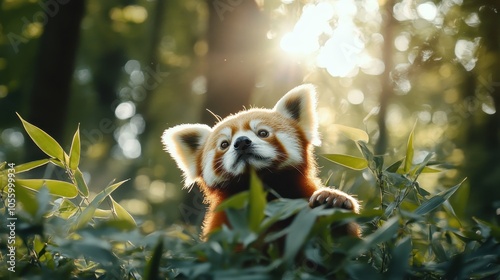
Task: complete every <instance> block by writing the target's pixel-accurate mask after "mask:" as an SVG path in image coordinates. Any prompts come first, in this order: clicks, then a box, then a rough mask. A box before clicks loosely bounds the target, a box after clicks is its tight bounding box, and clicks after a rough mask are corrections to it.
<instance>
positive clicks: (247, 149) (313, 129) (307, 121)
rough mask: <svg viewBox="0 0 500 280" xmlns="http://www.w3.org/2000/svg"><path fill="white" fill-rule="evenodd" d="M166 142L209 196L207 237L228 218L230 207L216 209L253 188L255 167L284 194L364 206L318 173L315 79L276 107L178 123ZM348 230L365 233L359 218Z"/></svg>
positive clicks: (165, 137)
mask: <svg viewBox="0 0 500 280" xmlns="http://www.w3.org/2000/svg"><path fill="white" fill-rule="evenodd" d="M162 142H163V144H164V145H165V149H166V151H167V152H168V153H170V155H171V156H172V157H173V158H174V160H175V161H176V163H177V165H178V167H179V168H180V169H181V170H182V171H183V173H184V177H185V186H186V187H189V186H191V185H192V184H193V183H197V185H198V186H199V187H200V188H201V191H202V193H203V195H204V197H205V203H207V204H208V211H207V213H206V215H205V219H204V222H203V232H202V236H203V237H206V236H207V235H208V234H209V233H210V232H212V231H214V230H215V229H217V228H219V227H221V226H222V225H223V224H227V219H226V216H225V213H224V212H223V211H219V212H216V211H215V209H216V207H217V206H218V205H219V204H220V203H221V202H222V201H224V200H225V199H227V198H228V197H230V196H232V195H234V194H237V193H239V192H241V191H244V190H247V189H248V188H249V179H250V178H249V168H250V167H251V168H253V169H254V170H255V171H256V173H257V175H258V177H259V178H260V180H261V181H262V183H263V185H264V186H265V187H267V188H272V189H273V190H274V193H277V194H278V195H279V196H280V197H283V198H290V199H296V198H305V199H308V200H309V205H310V207H317V206H319V205H322V204H327V206H329V207H339V208H344V209H348V210H352V211H354V212H355V213H358V212H359V204H358V201H357V200H356V199H355V198H353V197H352V196H350V195H348V194H346V193H344V192H342V191H340V190H336V189H332V188H327V187H324V186H323V185H322V184H321V182H320V179H319V178H318V175H317V164H316V160H315V157H314V155H313V145H319V144H320V140H319V134H318V121H317V114H316V91H315V88H314V87H313V86H312V85H301V86H298V87H296V88H294V89H292V90H290V91H289V92H288V93H286V94H285V95H284V96H283V97H282V98H281V99H280V100H279V101H278V102H277V103H276V105H275V106H274V108H273V109H258V108H252V109H249V110H244V111H241V112H239V113H237V114H234V115H231V116H228V117H226V118H225V119H223V120H221V121H219V122H218V123H217V124H216V125H215V126H214V127H212V128H211V127H209V126H207V125H203V124H181V125H177V126H175V127H172V128H170V129H167V130H165V132H164V133H163V135H162ZM270 193H271V192H270ZM272 198H274V197H272V195H270V196H269V199H272ZM345 231H346V233H347V234H349V235H354V236H359V235H360V231H359V227H358V225H357V224H354V223H352V224H348V225H347V227H346V229H345Z"/></svg>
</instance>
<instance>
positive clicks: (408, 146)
mask: <svg viewBox="0 0 500 280" xmlns="http://www.w3.org/2000/svg"><path fill="white" fill-rule="evenodd" d="M416 125H417V123H416V122H415V124H414V125H413V128H412V130H411V132H410V136H408V142H407V144H406V158H405V164H404V166H403V171H404V173H408V172H409V171H410V168H411V164H412V161H413V155H414V154H415V151H414V150H413V138H414V132H415V126H416Z"/></svg>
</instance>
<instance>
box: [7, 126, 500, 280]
mask: <svg viewBox="0 0 500 280" xmlns="http://www.w3.org/2000/svg"><path fill="white" fill-rule="evenodd" d="M21 121H22V123H23V125H24V127H25V129H26V131H27V133H28V135H29V136H30V137H31V139H32V140H33V141H34V142H35V143H36V144H37V145H38V146H39V147H40V149H41V150H42V151H43V152H45V153H46V154H47V155H48V156H49V158H47V159H42V160H39V161H35V162H30V163H26V164H22V165H17V166H14V165H13V164H8V163H2V164H0V176H1V177H0V183H1V185H0V186H1V187H2V202H3V203H2V205H1V206H0V207H1V208H0V213H1V217H0V219H1V222H2V227H1V237H2V238H1V241H0V245H1V251H0V261H1V263H0V277H1V278H7V277H11V278H15V277H22V278H30V277H34V276H38V277H40V278H42V279H45V278H47V279H68V278H75V279H97V278H99V279H165V278H167V279H171V278H178V279H325V278H335V279H482V278H491V279H495V278H497V277H499V275H500V259H499V255H500V245H499V243H498V240H499V239H500V227H498V226H497V225H493V224H490V223H487V222H485V221H481V220H478V219H475V220H474V221H475V223H474V224H472V225H465V224H463V223H460V222H459V221H458V217H457V216H456V215H455V212H454V210H453V207H452V205H451V204H450V203H449V201H448V199H449V198H450V197H451V196H452V195H453V194H454V193H455V192H456V191H457V190H458V189H459V188H460V186H461V184H462V183H459V184H457V185H455V186H453V187H448V188H443V189H442V191H441V192H439V193H436V194H431V193H428V192H427V191H425V190H424V189H423V188H421V187H420V185H419V184H418V181H417V179H418V178H419V176H420V175H421V174H422V173H426V172H437V171H438V169H437V168H436V166H435V165H434V163H432V162H431V161H430V159H431V157H432V154H429V155H428V156H427V157H425V159H424V160H423V161H422V162H421V163H419V164H413V163H412V162H413V153H414V152H413V132H412V133H411V134H410V137H409V139H408V144H407V152H406V155H405V158H403V159H401V160H399V161H396V162H395V163H392V164H390V165H388V166H386V165H385V164H384V157H382V156H377V155H374V154H373V153H372V152H371V150H370V148H369V146H368V144H367V142H368V136H367V135H366V134H365V133H364V132H363V131H360V130H356V129H352V128H348V127H340V126H339V129H340V130H341V131H342V132H344V134H345V135H346V136H347V137H349V138H350V139H352V140H354V141H355V143H356V144H357V145H358V147H359V149H360V152H361V154H362V157H354V156H348V155H338V154H330V155H324V157H325V158H327V159H329V160H331V161H333V162H335V163H338V164H341V165H344V166H346V167H349V168H351V169H355V170H362V169H368V170H370V171H371V172H372V174H373V175H374V177H375V178H376V185H375V186H374V187H376V188H378V189H379V191H380V204H379V205H378V206H376V207H372V208H371V209H367V208H365V209H363V210H362V212H361V214H359V215H356V214H353V213H350V212H346V211H344V210H340V209H324V208H321V207H319V208H315V209H311V208H309V207H308V204H307V201H305V200H301V199H299V200H289V199H278V200H276V201H272V202H269V203H268V202H266V199H265V197H266V192H265V191H264V190H263V188H262V185H261V184H260V182H259V181H258V180H257V179H256V178H255V176H254V177H253V178H254V179H253V180H252V183H251V186H250V190H249V191H247V192H243V193H240V194H238V195H236V196H233V197H232V198H230V199H229V200H227V201H226V202H225V203H224V204H223V205H221V207H220V209H219V210H220V211H226V213H227V215H228V218H229V220H230V223H231V228H228V227H223V228H221V229H220V230H219V231H217V232H215V233H213V234H212V235H211V236H210V237H209V238H208V239H207V240H205V241H200V240H199V238H198V237H197V234H196V233H193V232H190V231H188V230H186V229H185V228H183V227H181V226H175V225H174V226H172V227H171V228H168V229H165V230H161V231H156V232H154V233H152V234H148V235H145V234H143V233H141V231H140V230H139V228H138V227H137V225H136V222H135V220H134V218H133V217H132V216H131V215H130V214H129V213H128V212H127V211H126V210H125V209H124V208H123V207H122V206H121V205H120V204H118V203H117V202H116V201H115V200H113V198H112V196H111V193H112V192H113V191H114V190H115V189H116V188H118V187H119V186H120V185H121V184H122V183H123V181H122V182H119V183H111V184H110V185H109V186H106V187H105V188H103V191H102V192H100V193H99V194H97V195H96V196H95V197H93V198H92V199H91V198H90V197H89V191H88V187H87V185H86V183H85V179H84V177H83V174H82V172H81V170H80V169H79V167H78V166H79V162H80V140H79V132H78V130H77V131H76V133H75V136H74V138H73V142H72V145H71V148H70V151H69V153H66V152H65V151H64V150H63V149H62V148H61V146H60V145H59V144H58V143H57V142H56V141H55V140H54V139H52V138H51V137H50V136H49V135H47V134H46V133H45V132H43V131H42V130H40V129H38V128H37V127H35V126H33V125H31V124H29V123H27V122H26V121H24V120H22V119H21ZM46 164H53V165H55V166H56V167H58V168H63V169H64V170H65V171H66V173H67V175H68V178H67V181H58V180H48V179H21V175H20V174H21V173H23V172H26V171H29V170H31V169H33V168H37V167H40V166H43V165H46ZM104 201H107V202H108V203H107V205H110V207H109V208H110V209H102V208H100V207H101V204H102V203H103V202H104ZM283 220H287V221H291V222H290V223H289V225H288V226H287V227H285V228H282V227H279V226H275V225H276V224H277V223H280V221H283ZM349 222H357V223H359V224H360V225H362V228H363V238H362V239H358V238H354V237H335V238H334V237H332V235H331V227H332V226H338V225H342V224H345V223H349ZM457 225H458V226H457ZM14 227H15V231H12V230H11V229H13V228H14ZM277 227H279V229H276V228H277ZM273 229H274V230H273Z"/></svg>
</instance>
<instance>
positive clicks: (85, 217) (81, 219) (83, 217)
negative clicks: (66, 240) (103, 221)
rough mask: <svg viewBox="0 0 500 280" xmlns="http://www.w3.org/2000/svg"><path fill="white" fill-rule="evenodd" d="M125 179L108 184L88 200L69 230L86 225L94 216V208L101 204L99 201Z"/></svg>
mask: <svg viewBox="0 0 500 280" xmlns="http://www.w3.org/2000/svg"><path fill="white" fill-rule="evenodd" d="M127 181H128V180H124V181H121V182H118V183H116V184H113V185H111V186H108V187H106V188H105V189H104V190H103V191H101V192H100V193H99V194H97V195H96V197H94V199H93V200H92V202H90V204H89V205H88V206H87V207H86V208H85V210H83V211H82V213H81V214H80V216H78V218H77V219H76V221H75V223H74V224H73V225H72V227H71V230H77V229H79V228H82V227H84V226H85V225H87V223H88V222H89V221H90V220H91V219H92V217H93V216H94V213H95V212H96V209H97V207H98V206H99V205H100V204H101V202H102V201H103V200H104V199H105V198H106V197H107V196H108V195H110V194H111V193H112V192H113V191H114V190H116V189H117V188H118V187H119V186H121V185H122V184H123V183H125V182H127Z"/></svg>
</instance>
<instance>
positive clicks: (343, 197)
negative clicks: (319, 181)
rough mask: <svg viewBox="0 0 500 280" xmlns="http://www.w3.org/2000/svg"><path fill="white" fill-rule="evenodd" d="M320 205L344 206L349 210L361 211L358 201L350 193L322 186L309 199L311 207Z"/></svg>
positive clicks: (329, 206)
mask: <svg viewBox="0 0 500 280" xmlns="http://www.w3.org/2000/svg"><path fill="white" fill-rule="evenodd" d="M320 205H326V207H328V208H331V207H335V208H343V209H347V210H352V211H354V212H356V213H358V212H359V205H358V202H357V201H356V200H355V199H354V198H353V197H351V196H350V195H348V194H346V193H344V192H342V191H339V190H336V189H331V188H321V189H319V190H317V191H315V192H314V193H313V195H312V196H311V198H310V199H309V206H310V207H313V208H314V207H318V206H320Z"/></svg>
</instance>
